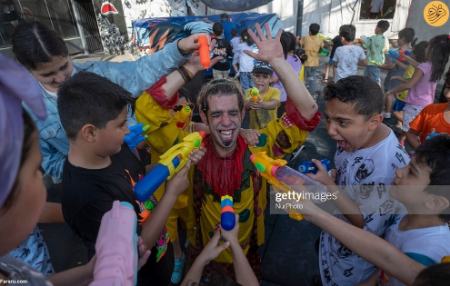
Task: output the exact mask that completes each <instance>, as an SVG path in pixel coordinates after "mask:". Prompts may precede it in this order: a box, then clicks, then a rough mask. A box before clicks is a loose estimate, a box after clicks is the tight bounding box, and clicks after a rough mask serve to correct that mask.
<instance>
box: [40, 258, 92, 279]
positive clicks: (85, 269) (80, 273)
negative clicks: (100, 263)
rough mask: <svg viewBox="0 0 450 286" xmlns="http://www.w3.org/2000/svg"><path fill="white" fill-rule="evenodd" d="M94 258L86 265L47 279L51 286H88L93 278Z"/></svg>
mask: <svg viewBox="0 0 450 286" xmlns="http://www.w3.org/2000/svg"><path fill="white" fill-rule="evenodd" d="M94 264H95V256H94V258H92V259H91V260H90V261H89V262H88V263H87V264H85V265H82V266H78V267H74V268H71V269H68V270H66V271H63V272H58V273H55V274H53V275H52V276H50V277H49V280H50V282H52V283H53V285H55V286H58V285H62V286H66V285H67V286H71V285H74V286H79V285H89V283H91V282H92V279H93V278H94V276H93V274H94Z"/></svg>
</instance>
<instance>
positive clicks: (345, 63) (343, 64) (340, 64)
mask: <svg viewBox="0 0 450 286" xmlns="http://www.w3.org/2000/svg"><path fill="white" fill-rule="evenodd" d="M365 59H366V55H365V54H364V50H363V49H362V48H361V47H360V46H356V45H344V46H340V47H338V48H337V49H336V52H335V53H334V57H333V62H334V63H336V64H337V65H336V78H335V81H338V80H340V79H341V78H345V77H348V76H351V75H357V74H358V62H359V61H360V60H365Z"/></svg>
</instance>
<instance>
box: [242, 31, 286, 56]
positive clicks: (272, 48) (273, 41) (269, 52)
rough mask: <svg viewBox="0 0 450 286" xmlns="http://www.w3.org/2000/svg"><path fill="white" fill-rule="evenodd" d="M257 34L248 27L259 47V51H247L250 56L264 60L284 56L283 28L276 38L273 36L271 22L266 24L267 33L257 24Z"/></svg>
mask: <svg viewBox="0 0 450 286" xmlns="http://www.w3.org/2000/svg"><path fill="white" fill-rule="evenodd" d="M255 27H256V34H255V33H254V32H253V31H252V30H250V29H248V34H249V35H250V37H251V38H252V40H253V42H254V43H255V44H256V46H257V47H258V50H259V52H258V53H253V52H251V51H245V52H246V53H247V54H248V55H249V56H251V57H253V58H255V59H257V60H260V61H264V62H270V61H271V60H273V59H276V58H284V54H283V47H282V46H281V42H280V37H281V32H282V31H281V30H279V31H278V32H277V35H276V36H275V38H272V34H271V32H270V27H269V24H268V23H266V25H265V26H264V27H265V29H266V35H264V33H263V31H262V30H261V26H260V25H259V24H256V26H255Z"/></svg>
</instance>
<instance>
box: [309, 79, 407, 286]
mask: <svg viewBox="0 0 450 286" xmlns="http://www.w3.org/2000/svg"><path fill="white" fill-rule="evenodd" d="M324 96H325V116H326V120H327V122H328V126H327V129H328V134H329V135H330V136H331V137H332V138H333V139H334V140H336V141H337V146H338V149H337V151H336V155H335V158H334V161H335V165H336V169H337V172H336V179H335V180H334V179H332V178H331V177H330V176H328V175H327V176H323V177H319V176H314V178H315V179H316V180H317V181H319V182H321V183H323V184H324V185H328V186H333V187H332V188H334V189H336V188H337V187H336V185H337V186H340V187H342V188H345V192H341V194H340V195H339V198H338V200H336V204H337V206H338V208H339V210H340V211H341V212H342V213H343V214H346V216H345V217H341V218H342V219H344V220H349V221H350V222H351V223H352V224H354V225H356V226H358V227H360V228H364V229H366V230H368V231H370V232H372V233H374V234H376V235H378V236H380V235H382V234H383V233H384V230H385V223H386V219H387V218H388V217H389V216H388V214H390V213H392V212H393V211H394V210H395V207H396V206H395V204H394V203H393V201H392V200H391V199H390V197H389V194H388V192H387V190H386V186H389V185H390V184H392V182H393V179H394V172H395V171H396V170H397V169H399V168H402V167H404V166H406V164H407V163H408V161H409V157H408V155H407V154H406V153H405V151H404V150H403V149H402V147H401V146H400V145H399V142H398V140H397V138H396V137H395V135H394V132H393V131H392V130H391V129H390V128H389V127H387V126H386V125H384V124H383V123H382V120H383V117H382V115H381V112H382V110H383V92H382V91H381V88H380V87H379V86H378V85H377V84H376V83H375V82H374V81H372V80H370V79H369V78H367V77H362V76H350V77H346V78H344V79H341V80H339V81H338V82H337V83H335V84H331V83H330V84H328V86H327V87H326V89H325V92H324ZM344 193H345V195H344ZM346 195H348V196H349V197H350V198H351V199H352V201H353V202H354V203H353V202H351V201H349V200H348V199H347V198H346ZM319 265H320V273H321V277H322V283H323V285H356V284H358V283H360V282H363V281H365V280H366V279H367V278H368V277H369V276H370V275H372V274H373V272H374V271H375V268H374V266H373V265H371V264H370V263H368V262H367V261H365V260H363V259H361V258H360V257H359V256H357V255H355V254H354V253H352V252H350V251H348V250H347V249H346V248H345V247H344V246H343V245H342V244H341V243H340V242H339V241H338V239H337V238H336V237H333V236H332V235H330V234H329V233H327V232H322V235H321V238H320V250H319Z"/></svg>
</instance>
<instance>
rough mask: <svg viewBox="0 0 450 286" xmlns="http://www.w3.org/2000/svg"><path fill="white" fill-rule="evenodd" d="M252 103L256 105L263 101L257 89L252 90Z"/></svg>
mask: <svg viewBox="0 0 450 286" xmlns="http://www.w3.org/2000/svg"><path fill="white" fill-rule="evenodd" d="M250 101H251V102H255V103H258V102H260V101H261V97H260V96H259V90H258V89H257V88H256V87H252V88H251V89H250Z"/></svg>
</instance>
